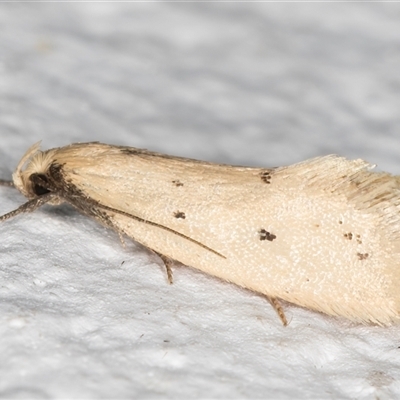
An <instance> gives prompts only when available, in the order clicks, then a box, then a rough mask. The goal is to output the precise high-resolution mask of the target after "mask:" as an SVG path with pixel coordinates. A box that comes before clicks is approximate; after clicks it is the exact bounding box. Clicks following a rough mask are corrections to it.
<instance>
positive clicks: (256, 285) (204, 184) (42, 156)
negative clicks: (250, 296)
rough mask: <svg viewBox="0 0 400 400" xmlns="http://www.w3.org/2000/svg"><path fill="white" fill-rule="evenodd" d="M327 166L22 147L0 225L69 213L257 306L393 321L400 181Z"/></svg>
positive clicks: (349, 165) (85, 147) (343, 162)
mask: <svg viewBox="0 0 400 400" xmlns="http://www.w3.org/2000/svg"><path fill="white" fill-rule="evenodd" d="M372 168H373V166H371V165H370V164H368V163H367V162H365V161H363V160H352V161H351V160H347V159H345V158H342V157H338V156H334V155H330V156H325V157H319V158H315V159H311V160H308V161H304V162H301V163H298V164H294V165H290V166H286V167H279V168H248V167H236V166H230V165H221V164H213V163H208V162H203V161H196V160H192V159H187V158H180V157H172V156H168V155H164V154H159V153H154V152H149V151H147V150H141V149H136V148H131V147H119V146H111V145H106V144H101V143H77V144H71V145H69V146H66V147H60V148H55V149H51V150H47V151H43V152H42V151H40V150H39V143H37V144H35V145H33V146H32V147H31V148H30V149H28V151H27V152H26V154H25V155H24V156H23V157H22V160H21V161H20V163H19V164H18V166H17V169H16V171H15V172H14V174H13V182H8V181H1V182H0V184H2V185H8V186H15V187H16V188H17V189H18V190H19V191H20V192H22V194H24V195H25V196H26V197H27V198H28V199H29V200H28V201H27V202H26V203H25V204H23V205H22V206H20V207H19V208H17V209H16V210H14V211H11V212H9V213H7V214H5V215H3V216H2V217H0V221H4V220H7V219H9V218H11V217H14V216H16V215H18V214H20V213H24V212H31V211H34V210H36V209H37V208H38V207H40V206H42V205H43V204H46V203H48V204H52V205H58V204H60V203H63V202H65V203H68V204H70V205H72V206H73V207H75V208H76V209H77V210H79V211H80V212H82V213H83V214H85V215H87V216H89V217H93V218H95V219H96V220H98V221H99V222H101V223H102V224H104V225H106V226H107V227H110V228H112V229H114V230H115V231H116V232H118V233H119V235H120V237H121V238H122V237H123V236H128V237H130V238H132V239H133V240H135V241H137V242H139V243H141V244H143V245H144V246H146V247H148V248H149V249H151V250H153V251H154V252H156V253H157V254H159V255H160V257H161V258H162V260H163V261H164V263H165V265H166V269H167V274H168V279H169V281H170V282H172V271H171V265H172V263H173V261H174V260H176V261H179V262H180V263H182V264H185V265H188V266H191V267H194V268H197V269H199V270H201V271H203V272H205V273H207V274H210V275H214V276H217V277H219V278H221V279H224V280H226V281H229V282H232V283H235V284H237V285H239V286H241V287H244V288H247V289H250V290H253V291H255V292H258V293H261V294H263V295H265V296H266V297H267V298H268V299H269V301H270V302H271V304H272V305H273V307H274V308H275V310H276V311H277V312H278V314H279V316H280V318H281V320H282V322H283V324H284V325H286V324H287V320H286V317H285V314H284V311H283V309H282V306H281V304H280V302H279V300H280V299H282V300H285V301H288V302H290V303H294V304H297V305H300V306H303V307H306V308H309V309H313V310H316V311H320V312H323V313H326V314H329V315H333V316H343V317H346V318H348V319H350V320H352V321H356V322H361V323H375V324H378V325H390V324H392V323H393V322H396V321H397V320H398V319H399V312H400V290H399V289H400V268H399V264H400V213H399V211H400V178H399V177H397V176H392V175H390V174H388V173H383V172H382V173H377V172H372V171H371V169H372Z"/></svg>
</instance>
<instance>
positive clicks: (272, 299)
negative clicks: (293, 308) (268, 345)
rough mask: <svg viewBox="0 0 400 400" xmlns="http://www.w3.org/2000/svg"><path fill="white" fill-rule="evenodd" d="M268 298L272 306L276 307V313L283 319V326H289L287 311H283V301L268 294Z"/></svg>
mask: <svg viewBox="0 0 400 400" xmlns="http://www.w3.org/2000/svg"><path fill="white" fill-rule="evenodd" d="M267 299H268V301H269V302H270V303H271V306H272V307H273V308H274V310H275V311H276V313H277V314H278V315H279V318H280V320H281V321H282V324H283V326H287V324H288V322H287V319H286V315H285V312H284V311H283V307H282V304H281V302H280V301H279V300H278V299H277V298H276V297H269V296H267Z"/></svg>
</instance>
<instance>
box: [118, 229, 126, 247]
mask: <svg viewBox="0 0 400 400" xmlns="http://www.w3.org/2000/svg"><path fill="white" fill-rule="evenodd" d="M117 232H118V236H119V240H120V241H121V243H122V247H123V248H124V249H125V248H126V245H125V240H124V236H123V232H121V231H117Z"/></svg>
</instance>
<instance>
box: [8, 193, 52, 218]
mask: <svg viewBox="0 0 400 400" xmlns="http://www.w3.org/2000/svg"><path fill="white" fill-rule="evenodd" d="M58 197H59V196H58V195H57V194H56V193H46V194H44V195H42V196H40V197H36V198H35V199H32V200H29V201H27V202H26V203H24V204H22V205H21V206H19V207H18V208H16V209H15V210H13V211H10V212H8V213H7V214H4V215H2V216H0V221H5V220H7V219H10V218H13V217H15V216H16V215H18V214H22V213H26V212H32V211H35V210H36V209H38V208H39V207H41V206H42V205H43V204H46V203H48V202H49V201H51V200H54V199H55V198H57V199H58Z"/></svg>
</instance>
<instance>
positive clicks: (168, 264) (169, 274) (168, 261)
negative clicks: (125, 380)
mask: <svg viewBox="0 0 400 400" xmlns="http://www.w3.org/2000/svg"><path fill="white" fill-rule="evenodd" d="M156 254H157V255H158V256H159V257H160V258H161V260H162V261H163V263H164V265H165V268H166V270H167V278H168V283H169V284H170V285H172V283H173V277H172V268H171V267H172V264H173V260H171V259H170V258H169V257H167V256H164V255H163V254H160V253H157V252H156Z"/></svg>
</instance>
